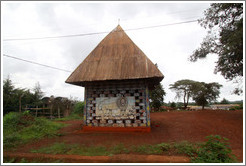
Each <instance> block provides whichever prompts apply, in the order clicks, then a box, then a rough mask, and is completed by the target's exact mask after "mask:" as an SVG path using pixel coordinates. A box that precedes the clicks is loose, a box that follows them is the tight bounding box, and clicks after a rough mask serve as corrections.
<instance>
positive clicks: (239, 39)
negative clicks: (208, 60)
mask: <svg viewBox="0 0 246 166" xmlns="http://www.w3.org/2000/svg"><path fill="white" fill-rule="evenodd" d="M204 14H205V17H204V18H202V19H200V20H199V23H200V25H201V26H203V27H204V28H208V29H209V31H208V34H207V36H206V37H205V38H204V40H203V42H202V43H201V46H200V48H198V49H197V50H195V51H194V53H193V54H192V55H191V56H190V61H193V62H194V61H197V59H201V58H205V57H206V56H207V55H208V54H210V53H215V54H217V55H218V57H219V58H218V61H217V65H216V67H215V73H217V72H220V73H221V75H222V76H224V78H225V79H228V80H233V79H234V80H235V79H237V78H242V76H243V3H212V4H211V6H210V8H208V9H207V10H206V11H205V12H204ZM234 93H236V94H241V93H242V89H241V88H237V89H235V91H234Z"/></svg>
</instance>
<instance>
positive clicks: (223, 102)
mask: <svg viewBox="0 0 246 166" xmlns="http://www.w3.org/2000/svg"><path fill="white" fill-rule="evenodd" d="M220 104H229V101H228V100H226V99H225V98H223V100H221V102H220Z"/></svg>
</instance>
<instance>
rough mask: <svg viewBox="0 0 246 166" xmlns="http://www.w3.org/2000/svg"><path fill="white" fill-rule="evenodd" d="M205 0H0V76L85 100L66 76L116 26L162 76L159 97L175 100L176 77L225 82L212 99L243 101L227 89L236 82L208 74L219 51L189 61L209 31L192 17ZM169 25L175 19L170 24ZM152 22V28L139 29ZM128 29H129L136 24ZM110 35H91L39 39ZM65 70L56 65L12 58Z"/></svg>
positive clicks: (200, 13) (200, 14)
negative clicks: (9, 0) (102, 0)
mask: <svg viewBox="0 0 246 166" xmlns="http://www.w3.org/2000/svg"><path fill="white" fill-rule="evenodd" d="M209 6H210V4H209V3H207V2H150V1H149V2H110V1H109V2H66V1H61V2H6V1H5V2H1V34H2V35H1V41H2V42H1V43H2V44H1V47H2V49H1V50H2V52H1V63H2V65H1V67H2V70H1V71H2V74H1V76H2V81H3V80H4V79H6V78H7V77H9V78H10V79H11V80H12V82H13V84H14V86H15V87H17V88H26V89H33V88H34V86H35V84H36V83H37V82H38V83H39V84H40V86H41V89H42V91H43V92H44V94H45V96H51V95H54V96H55V97H58V96H61V97H68V98H72V99H77V100H81V101H83V100H84V88H83V87H80V86H75V85H71V84H66V83H65V80H66V79H67V78H68V77H69V75H70V74H71V73H72V71H74V70H75V68H76V67H77V66H78V65H79V64H80V63H81V62H82V61H83V60H84V59H85V58H86V56H87V55H89V53H90V52H91V51H92V50H93V49H94V48H95V47H96V46H97V45H98V44H99V43H100V41H101V40H102V39H103V38H104V37H105V36H106V35H107V34H108V33H109V32H110V31H112V30H113V29H114V28H115V27H116V26H117V25H118V24H120V25H121V27H122V28H123V29H124V30H126V31H125V32H126V33H127V35H128V36H129V37H130V38H131V39H132V41H133V42H134V43H135V44H136V45H137V46H138V47H139V48H140V49H141V50H142V51H143V52H144V53H145V54H146V56H147V57H148V58H149V59H150V60H151V61H152V62H153V63H154V64H155V63H157V65H158V68H159V70H160V71H161V72H162V73H163V75H164V79H163V80H162V82H161V84H162V85H163V88H164V90H165V92H166V96H165V97H164V102H173V101H174V102H177V101H182V100H181V99H177V98H176V97H175V96H176V94H175V92H173V91H171V90H170V89H169V85H170V84H173V83H174V82H176V81H178V80H181V79H191V80H195V81H202V82H206V83H209V82H218V83H219V84H221V85H223V87H222V88H221V90H220V91H221V94H220V97H219V98H218V101H221V100H222V99H223V98H226V99H227V100H230V101H235V100H243V96H242V95H241V96H238V95H234V94H232V91H233V90H234V88H236V87H237V84H235V83H233V82H232V81H227V80H226V79H224V77H223V76H221V75H220V73H217V74H214V69H215V65H216V63H215V62H216V61H217V59H218V56H217V55H215V54H213V55H208V57H207V58H205V59H202V60H198V61H197V62H190V61H189V60H188V58H189V56H190V55H191V54H192V53H193V51H194V50H195V49H196V48H198V47H199V45H200V43H201V42H202V40H203V38H204V37H205V36H206V33H207V30H206V29H204V28H203V27H201V26H200V25H199V24H198V22H190V23H182V22H187V21H193V20H197V19H199V18H202V17H203V11H204V10H205V9H207V8H208V7H209ZM173 23H180V24H175V25H170V24H173ZM150 26H156V27H155V28H143V27H150ZM137 28H143V29H138V30H131V31H127V29H137ZM97 32H108V33H101V34H95V35H86V36H74V37H58V38H48V39H47V38H45V39H39V40H8V39H27V38H43V37H50V36H64V35H76V34H87V33H97ZM3 54H5V55H9V56H14V57H18V58H20V59H24V60H28V61H33V62H36V63H40V64H44V65H48V66H52V67H56V68H59V69H64V70H67V71H70V72H66V71H62V70H56V69H52V68H49V67H44V66H40V65H36V64H32V63H27V62H24V61H20V60H17V59H13V58H10V57H6V56H3Z"/></svg>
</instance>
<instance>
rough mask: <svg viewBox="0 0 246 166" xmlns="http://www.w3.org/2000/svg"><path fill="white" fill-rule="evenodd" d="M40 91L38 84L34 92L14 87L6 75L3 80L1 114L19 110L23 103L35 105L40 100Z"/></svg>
mask: <svg viewBox="0 0 246 166" xmlns="http://www.w3.org/2000/svg"><path fill="white" fill-rule="evenodd" d="M40 92H41V88H40V86H37V88H36V90H34V93H32V92H30V90H29V89H21V88H15V87H14V85H13V83H12V81H11V80H10V78H9V77H8V78H7V79H5V80H4V81H3V114H6V113H8V112H14V111H15V112H16V111H18V110H19V111H21V109H22V106H24V105H31V106H36V104H37V103H39V102H40V101H41V98H40Z"/></svg>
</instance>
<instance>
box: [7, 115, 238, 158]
mask: <svg viewBox="0 0 246 166" xmlns="http://www.w3.org/2000/svg"><path fill="white" fill-rule="evenodd" d="M63 123H68V124H70V125H69V126H67V127H65V128H63V129H61V130H60V131H59V132H60V133H61V134H62V135H61V136H59V137H56V138H44V139H42V140H39V141H35V142H33V143H29V144H26V145H23V146H21V147H19V148H17V149H16V150H15V152H18V153H27V152H30V150H31V149H36V148H40V147H43V146H48V145H51V144H53V143H54V142H65V143H69V144H85V145H88V146H96V145H103V146H113V145H117V144H120V143H123V144H124V145H125V146H132V145H144V144H158V143H162V142H180V141H189V142H201V141H205V137H206V136H209V135H221V136H222V137H226V138H228V139H229V142H230V145H231V148H232V152H233V153H234V154H235V155H236V157H237V158H238V160H239V162H243V110H237V111H224V110H204V111H171V112H159V113H151V132H150V133H142V132H137V133H136V132H135V133H134V132H129V133H126V132H121V133H120V132H118V133H114V132H107V133H104V132H78V131H80V130H81V129H82V121H81V120H74V121H67V122H63ZM4 150H5V149H4Z"/></svg>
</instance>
